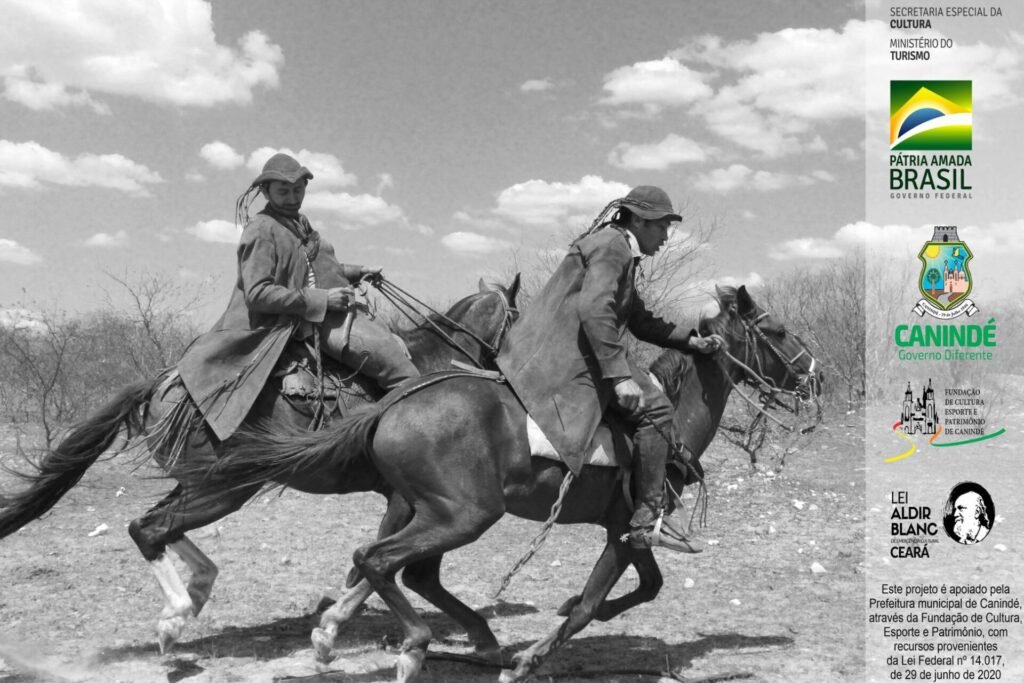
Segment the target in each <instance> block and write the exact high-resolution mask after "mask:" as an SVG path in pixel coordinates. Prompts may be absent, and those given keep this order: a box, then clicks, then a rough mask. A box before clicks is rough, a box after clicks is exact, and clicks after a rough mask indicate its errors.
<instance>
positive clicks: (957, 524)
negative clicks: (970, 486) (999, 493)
mask: <svg viewBox="0 0 1024 683" xmlns="http://www.w3.org/2000/svg"><path fill="white" fill-rule="evenodd" d="M983 508H984V503H983V502H982V500H981V496H979V495H978V494H977V493H975V492H973V491H968V492H967V493H965V494H963V495H961V496H960V497H958V498H957V499H956V501H954V503H953V533H954V534H956V535H957V536H958V537H959V538H960V540H961V541H963V542H964V543H974V542H975V541H979V540H981V538H984V536H985V534H986V533H988V529H985V528H984V527H982V525H981V521H980V519H979V518H980V516H981V514H980V513H981V510H982V509H983ZM979 536H980V538H979Z"/></svg>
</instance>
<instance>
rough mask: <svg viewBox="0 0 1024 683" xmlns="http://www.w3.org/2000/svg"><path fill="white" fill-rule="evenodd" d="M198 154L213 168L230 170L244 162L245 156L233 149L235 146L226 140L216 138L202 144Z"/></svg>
mask: <svg viewBox="0 0 1024 683" xmlns="http://www.w3.org/2000/svg"><path fill="white" fill-rule="evenodd" d="M199 156H201V157H202V158H203V159H205V160H206V163H208V164H210V166H213V167H214V168H219V169H222V170H226V171H230V170H231V169H235V168H238V167H239V166H241V165H242V164H244V163H245V157H243V156H242V155H241V154H239V153H238V152H236V151H235V148H234V147H232V146H231V145H229V144H227V143H226V142H221V141H220V140H216V141H214V142H209V143H207V144H205V145H203V147H202V149H200V150H199Z"/></svg>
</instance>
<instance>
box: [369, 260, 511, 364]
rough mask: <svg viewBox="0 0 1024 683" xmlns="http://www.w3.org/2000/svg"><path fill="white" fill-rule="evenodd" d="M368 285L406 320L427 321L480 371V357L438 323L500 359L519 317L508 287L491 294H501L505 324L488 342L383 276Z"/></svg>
mask: <svg viewBox="0 0 1024 683" xmlns="http://www.w3.org/2000/svg"><path fill="white" fill-rule="evenodd" d="M368 282H369V283H370V284H371V285H373V286H374V287H376V288H377V291H379V292H380V293H381V296H383V297H384V298H385V299H387V300H388V301H390V302H391V304H392V305H393V306H394V307H395V309H397V310H398V311H399V312H400V313H401V314H402V315H404V316H405V317H406V318H408V319H409V320H410V321H412V322H413V324H414V325H415V324H417V323H416V319H415V318H414V317H413V314H415V315H418V316H419V317H420V318H421V319H422V320H423V323H422V324H425V325H427V326H429V327H430V328H431V329H432V330H433V331H434V332H435V333H436V334H437V335H438V336H440V337H441V338H442V339H443V340H444V341H445V342H446V343H447V344H448V345H449V346H451V347H452V348H454V349H455V350H457V351H459V352H460V353H462V354H463V355H464V356H466V358H468V359H469V361H470V362H471V363H472V364H473V365H475V366H476V367H478V368H480V369H483V364H481V363H480V362H479V361H478V360H477V359H476V356H475V355H474V354H472V353H470V352H469V351H468V350H467V349H466V348H465V347H464V346H462V344H460V343H459V342H458V341H457V340H456V339H455V338H454V337H453V336H452V334H450V333H449V332H448V331H446V330H444V329H443V328H442V327H441V325H439V324H438V322H440V323H443V324H444V325H445V326H447V327H450V328H453V329H454V330H455V331H456V332H462V333H463V334H465V335H466V336H468V337H469V338H470V339H472V340H473V341H475V342H476V343H477V344H479V345H480V347H481V348H482V349H483V350H484V352H485V353H486V356H485V357H486V358H489V359H491V360H493V359H494V358H496V357H497V355H498V350H499V349H501V343H502V341H504V339H505V334H506V333H507V332H508V330H509V329H510V328H511V327H512V323H514V322H515V320H516V318H518V317H519V309H518V308H516V307H515V305H513V304H512V301H511V299H510V298H509V295H508V293H507V292H506V291H505V290H504V288H501V287H499V288H496V289H492V290H490V291H489V292H487V293H488V294H491V293H493V294H497V295H498V300H499V301H500V302H501V309H502V313H501V316H502V320H501V324H500V325H499V326H498V329H497V331H496V332H495V333H494V336H493V337H492V338H491V340H490V341H487V340H485V339H483V338H481V337H480V335H478V334H477V333H476V332H474V331H473V330H471V329H469V328H468V327H466V326H465V325H463V324H462V323H460V322H458V321H455V320H452V319H451V318H449V317H448V316H446V315H445V314H444V313H441V312H440V311H437V310H435V309H434V308H432V307H431V306H429V305H427V304H426V303H424V302H423V301H420V300H419V299H417V298H416V297H415V296H413V295H412V294H410V293H409V292H407V291H406V290H404V289H402V288H401V287H399V286H397V285H395V284H394V283H393V282H390V281H389V280H386V279H385V278H383V277H376V278H372V279H370V280H368ZM413 304H416V305H418V306H419V307H420V308H423V309H426V310H427V311H429V312H430V313H431V314H433V316H430V315H426V314H424V313H421V312H419V310H417V308H416V306H414V305H413ZM435 318H436V320H435Z"/></svg>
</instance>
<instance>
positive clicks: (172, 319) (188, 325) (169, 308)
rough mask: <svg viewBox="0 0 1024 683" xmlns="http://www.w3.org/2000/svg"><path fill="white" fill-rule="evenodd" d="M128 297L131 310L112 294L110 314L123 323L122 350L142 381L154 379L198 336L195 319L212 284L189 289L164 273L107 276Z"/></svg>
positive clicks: (106, 297) (106, 299) (108, 294)
mask: <svg viewBox="0 0 1024 683" xmlns="http://www.w3.org/2000/svg"><path fill="white" fill-rule="evenodd" d="M105 274H106V275H107V277H109V278H110V279H111V280H113V281H114V282H115V283H116V284H117V285H118V286H119V288H120V290H121V292H122V294H126V295H127V297H128V302H129V306H128V308H127V309H125V308H123V307H121V308H119V307H118V306H117V305H116V304H115V303H114V297H113V296H112V295H111V294H110V292H107V293H106V296H105V302H106V305H107V309H108V313H109V314H110V315H112V316H113V317H114V318H115V319H118V320H121V321H122V322H123V323H125V324H124V325H122V328H123V332H124V333H125V334H123V335H122V336H121V337H119V339H121V341H122V342H123V343H122V344H121V347H122V350H123V351H124V353H125V354H126V357H127V358H128V359H129V360H130V361H131V364H132V366H133V367H134V368H135V370H136V371H137V372H138V374H139V375H140V376H141V377H150V376H153V375H155V374H157V373H158V372H160V371H161V370H163V369H164V368H167V367H169V366H171V365H173V364H174V363H176V362H177V360H178V357H179V356H180V355H181V352H182V350H183V349H184V348H185V346H186V345H187V344H188V342H189V341H191V340H192V338H194V337H195V336H196V334H197V333H198V330H197V329H196V325H195V321H194V320H193V319H192V317H191V312H192V311H194V310H195V309H196V308H197V307H198V306H199V304H200V303H201V302H202V301H203V299H204V294H205V292H204V290H206V291H209V290H210V289H212V288H211V287H210V283H209V282H204V283H201V284H198V285H196V284H191V285H185V284H181V283H180V282H175V281H174V280H172V279H171V278H170V277H168V276H167V275H165V274H161V273H147V272H139V273H129V272H128V271H125V272H124V273H123V274H121V275H115V274H113V273H110V272H106V273H105Z"/></svg>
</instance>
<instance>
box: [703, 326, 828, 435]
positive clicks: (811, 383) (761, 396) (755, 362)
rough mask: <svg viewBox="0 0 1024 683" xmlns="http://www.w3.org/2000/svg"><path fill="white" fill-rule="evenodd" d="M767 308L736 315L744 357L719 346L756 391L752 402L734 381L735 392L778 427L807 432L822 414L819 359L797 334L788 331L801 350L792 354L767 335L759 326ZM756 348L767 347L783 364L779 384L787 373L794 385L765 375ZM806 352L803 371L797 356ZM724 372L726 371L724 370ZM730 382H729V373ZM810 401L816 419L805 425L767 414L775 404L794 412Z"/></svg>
mask: <svg viewBox="0 0 1024 683" xmlns="http://www.w3.org/2000/svg"><path fill="white" fill-rule="evenodd" d="M768 315H769V314H768V312H766V311H765V312H761V313H760V314H757V315H755V316H738V317H739V321H740V323H741V324H742V325H743V335H744V344H743V347H744V359H743V360H742V361H741V360H740V359H738V358H736V357H735V356H734V355H732V353H730V352H729V350H728V349H723V350H722V355H723V356H724V357H725V358H727V359H728V360H729V361H730V362H731V363H732V364H733V365H735V366H736V367H738V368H739V369H740V370H742V371H743V383H744V384H746V385H747V386H749V387H752V388H753V389H754V390H755V391H756V392H757V401H756V402H755V401H754V400H753V399H752V398H751V397H750V396H748V395H747V394H745V393H743V392H742V391H739V388H738V387H736V384H735V383H733V388H735V389H737V393H739V395H740V396H742V397H743V398H744V399H745V400H746V401H747V402H748V403H750V404H751V405H752V406H754V408H755V409H756V410H757V411H758V412H760V413H761V414H763V415H764V416H765V417H767V418H768V419H770V420H772V421H773V422H775V423H776V424H778V425H779V426H780V427H782V428H783V429H785V430H786V431H790V432H799V433H800V434H806V433H808V432H810V431H813V430H814V428H815V427H817V425H818V423H819V422H821V418H822V406H821V403H820V402H819V401H818V399H817V393H818V392H817V390H818V379H817V376H816V375H815V369H816V368H817V367H818V360H817V359H816V358H815V357H814V355H813V354H811V352H810V350H808V348H807V345H806V344H805V343H804V341H803V340H802V339H801V338H800V337H799V336H798V335H796V334H793V333H789V334H791V335H792V336H793V337H794V338H795V339H796V340H797V342H798V343H799V344H800V351H799V352H797V353H796V354H795V355H794V356H792V357H787V356H786V354H784V353H783V352H782V351H781V350H780V349H779V348H778V347H777V346H776V345H775V344H773V343H772V340H771V339H769V338H768V335H767V334H765V332H764V330H763V329H761V326H760V323H761V321H762V320H764V319H765V318H767V317H768ZM759 349H767V350H768V351H770V352H771V354H772V355H773V356H775V358H776V359H777V360H778V361H779V362H780V363H781V364H782V366H783V367H784V368H785V369H786V374H785V376H784V377H783V379H782V384H785V383H786V380H788V379H789V378H790V377H792V378H794V379H795V381H796V389H785V388H783V387H782V386H779V385H778V384H776V383H775V381H774V380H773V379H772V378H771V377H769V376H768V374H767V372H766V371H765V369H764V359H763V357H762V353H759V352H758V350H759ZM805 355H806V356H807V357H808V358H809V359H810V367H809V368H807V370H806V371H801V370H800V369H799V368H798V367H797V365H796V363H797V361H798V360H800V359H801V358H803V357H804V356H805ZM726 374H727V376H728V375H729V373H726ZM729 381H730V382H732V379H731V376H730V380H729ZM811 402H813V403H814V404H815V406H816V408H817V410H816V415H815V422H814V423H813V424H812V425H811V426H808V427H802V428H800V427H796V426H794V425H786V424H784V423H783V422H782V421H780V420H779V419H777V418H776V417H774V416H773V415H770V414H769V413H768V412H767V410H768V409H770V408H772V407H775V406H778V407H780V408H782V409H784V410H786V411H788V412H790V413H792V414H794V415H796V416H799V415H800V411H801V407H802V406H804V405H805V404H807V403H811Z"/></svg>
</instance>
